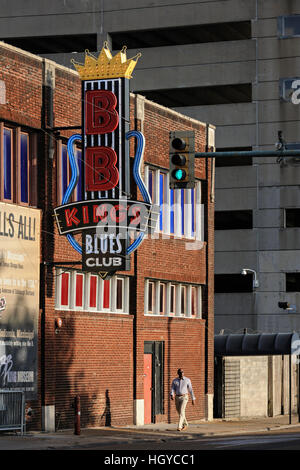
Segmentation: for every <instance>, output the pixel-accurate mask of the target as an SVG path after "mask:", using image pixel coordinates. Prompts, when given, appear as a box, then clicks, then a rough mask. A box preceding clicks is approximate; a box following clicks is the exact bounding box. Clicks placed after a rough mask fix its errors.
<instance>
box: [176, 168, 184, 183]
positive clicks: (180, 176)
mask: <svg viewBox="0 0 300 470" xmlns="http://www.w3.org/2000/svg"><path fill="white" fill-rule="evenodd" d="M173 177H174V178H175V179H176V180H177V181H182V180H184V179H185V178H186V172H185V171H184V170H181V169H177V170H175V171H174V172H173Z"/></svg>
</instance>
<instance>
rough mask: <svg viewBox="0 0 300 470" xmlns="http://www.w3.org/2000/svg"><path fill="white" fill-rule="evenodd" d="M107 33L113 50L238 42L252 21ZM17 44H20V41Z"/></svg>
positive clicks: (249, 28) (247, 30) (248, 31)
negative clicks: (124, 47)
mask: <svg viewBox="0 0 300 470" xmlns="http://www.w3.org/2000/svg"><path fill="white" fill-rule="evenodd" d="M110 35H111V38H112V41H113V49H116V50H120V49H122V47H123V44H127V47H128V49H140V48H146V47H161V46H176V45H178V46H179V45H182V44H199V43H208V42H219V41H238V40H242V39H251V21H232V22H228V23H210V24H197V25H189V26H177V27H173V28H155V29H147V30H139V31H122V32H115V33H111V34H110ZM25 39H26V38H25ZM7 41H8V42H9V43H11V42H10V41H12V40H11V39H8V40H7ZM19 47H23V46H22V43H21V45H20V46H19ZM23 48H24V47H23ZM76 50H77V49H76ZM92 50H93V49H92Z"/></svg>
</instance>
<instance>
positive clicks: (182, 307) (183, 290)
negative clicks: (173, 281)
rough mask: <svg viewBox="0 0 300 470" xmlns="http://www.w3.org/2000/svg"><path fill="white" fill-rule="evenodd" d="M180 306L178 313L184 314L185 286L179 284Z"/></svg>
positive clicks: (185, 306)
mask: <svg viewBox="0 0 300 470" xmlns="http://www.w3.org/2000/svg"><path fill="white" fill-rule="evenodd" d="M180 289H181V306H180V313H181V315H185V314H186V313H187V297H186V286H181V287H180Z"/></svg>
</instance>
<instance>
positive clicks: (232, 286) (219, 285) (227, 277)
mask: <svg viewBox="0 0 300 470" xmlns="http://www.w3.org/2000/svg"><path fill="white" fill-rule="evenodd" d="M233 292H253V276H252V274H246V275H245V276H244V275H243V274H215V293H233Z"/></svg>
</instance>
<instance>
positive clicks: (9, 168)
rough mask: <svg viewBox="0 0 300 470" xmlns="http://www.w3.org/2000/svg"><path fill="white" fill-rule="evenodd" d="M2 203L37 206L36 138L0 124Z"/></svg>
mask: <svg viewBox="0 0 300 470" xmlns="http://www.w3.org/2000/svg"><path fill="white" fill-rule="evenodd" d="M0 143H1V146H0V147H1V148H0V159H1V168H0V171H1V179H0V181H1V182H0V187H1V200H3V201H8V202H12V203H17V204H22V205H29V204H31V205H36V167H35V165H36V163H35V162H36V159H33V156H32V152H33V148H34V147H35V145H36V137H35V136H34V135H30V134H29V133H28V132H25V131H23V130H21V128H20V127H15V128H12V127H7V126H5V125H4V124H3V123H0Z"/></svg>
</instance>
